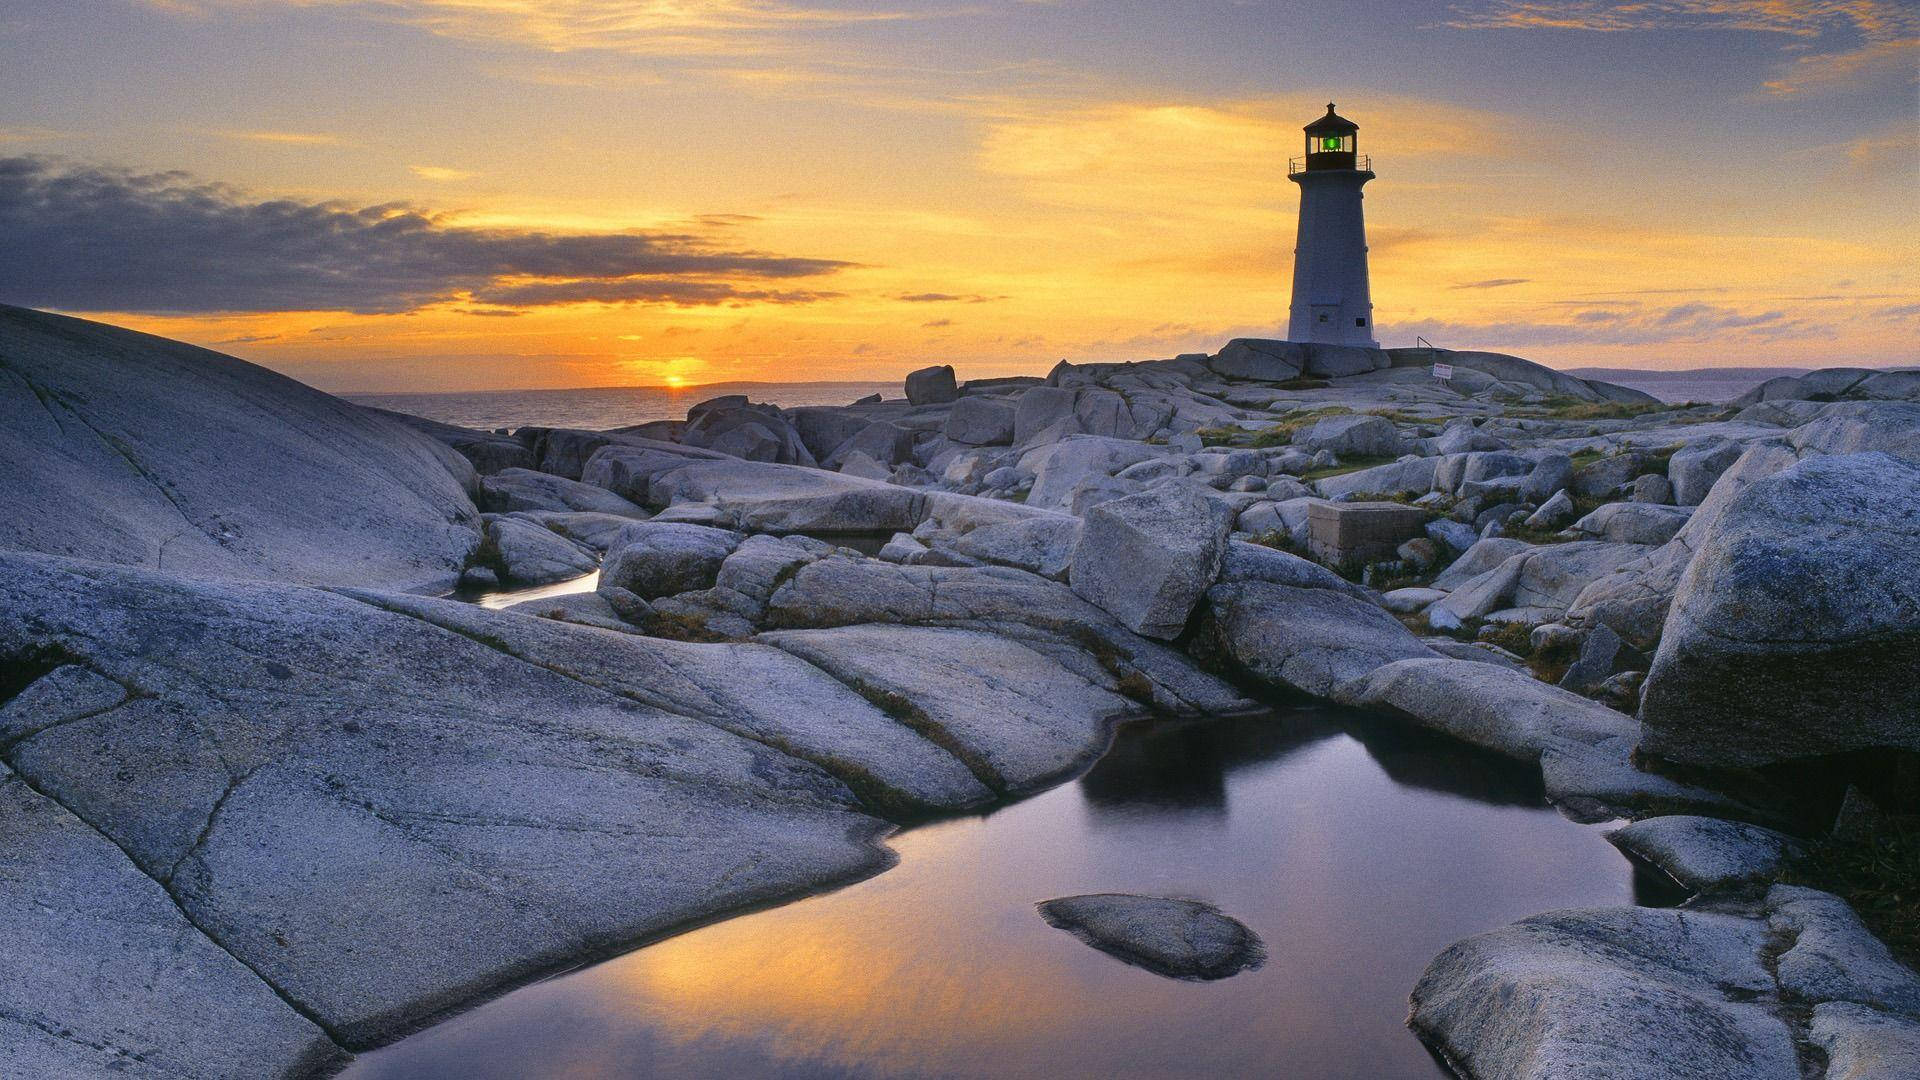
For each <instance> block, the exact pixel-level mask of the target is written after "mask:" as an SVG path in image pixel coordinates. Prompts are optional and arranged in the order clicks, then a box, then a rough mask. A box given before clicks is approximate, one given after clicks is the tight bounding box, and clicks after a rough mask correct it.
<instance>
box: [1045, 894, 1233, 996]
mask: <svg viewBox="0 0 1920 1080" xmlns="http://www.w3.org/2000/svg"><path fill="white" fill-rule="evenodd" d="M1039 908H1040V917H1041V918H1043V919H1045V920H1047V924H1048V925H1050V926H1053V927H1057V928H1058V929H1061V930H1065V931H1067V932H1068V933H1071V934H1072V935H1073V936H1075V937H1077V938H1079V939H1080V940H1082V941H1084V942H1086V943H1087V944H1089V945H1091V946H1093V947H1094V948H1096V949H1099V950H1100V951H1101V952H1103V953H1106V954H1108V955H1109V956H1114V957H1117V958H1119V959H1121V960H1124V961H1126V962H1127V963H1129V964H1133V965H1134V966H1136V967H1143V968H1146V969H1147V970H1148V971H1152V972H1154V973H1156V974H1160V975H1165V976H1167V977H1168V978H1171V979H1197V980H1205V979H1224V978H1226V977H1228V976H1229V975H1237V974H1239V973H1240V972H1242V971H1250V970H1252V969H1254V968H1257V967H1259V966H1260V965H1261V964H1262V963H1263V962H1265V960H1266V958H1267V950H1266V947H1265V946H1264V945H1262V944H1261V942H1260V937H1259V935H1257V934H1255V933H1254V932H1253V931H1252V930H1249V929H1247V927H1246V925H1245V924H1243V923H1241V922H1240V921H1239V920H1238V919H1234V918H1232V917H1230V916H1227V915H1223V914H1221V912H1220V909H1218V908H1216V907H1214V906H1213V905H1212V904H1206V903H1202V902H1200V901H1198V900H1172V899H1167V898H1165V897H1159V896H1131V895H1128V894H1126V893H1096V894H1092V895H1087V896H1064V897H1061V898H1060V899H1058V900H1048V901H1046V902H1044V903H1042V904H1040V905H1039Z"/></svg>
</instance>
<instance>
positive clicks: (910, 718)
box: [756, 625, 1139, 793]
mask: <svg viewBox="0 0 1920 1080" xmlns="http://www.w3.org/2000/svg"><path fill="white" fill-rule="evenodd" d="M756 640H759V641H762V642H765V643H767V644H770V645H773V646H776V647H778V648H780V649H784V650H786V651H787V652H790V653H792V654H793V655H795V656H798V657H800V658H801V659H804V660H806V661H807V662H809V663H811V664H813V665H814V666H816V667H819V668H821V669H822V670H824V671H826V672H828V673H829V674H831V675H833V676H834V677H835V678H837V679H839V680H841V681H842V682H845V683H847V684H849V685H852V686H855V687H856V688H859V689H860V690H861V691H862V692H863V693H864V694H865V695H866V696H867V697H868V698H869V700H874V701H876V702H880V703H883V704H884V705H885V707H887V708H889V709H891V710H893V712H894V714H895V716H896V718H897V719H899V720H901V721H902V722H903V723H906V724H908V725H909V726H911V727H913V728H914V729H915V730H916V731H919V732H920V733H921V734H922V735H924V736H926V737H927V738H929V739H931V740H933V741H934V742H936V743H938V744H939V745H940V746H942V747H944V748H946V749H947V750H949V751H950V752H951V753H953V755H954V756H955V757H957V758H959V759H960V760H961V761H963V762H965V763H966V764H967V765H968V767H970V768H971V769H972V770H973V771H974V774H975V775H976V776H978V777H979V778H980V779H981V780H982V781H983V782H985V783H986V784H988V785H989V786H991V787H993V788H994V789H995V790H997V791H1001V792H1008V793H1016V792H1027V791H1037V790H1039V789H1041V788H1043V787H1046V786H1048V785H1049V784H1051V783H1053V782H1055V781H1057V780H1059V779H1061V778H1062V777H1065V776H1068V775H1071V774H1072V773H1074V772H1077V771H1078V770H1080V769H1081V768H1083V767H1085V766H1086V765H1087V764H1088V763H1089V762H1091V761H1092V760H1093V759H1094V758H1095V757H1097V756H1098V755H1099V754H1100V753H1101V752H1102V751H1103V750H1105V749H1106V748H1107V743H1108V741H1109V740H1110V738H1111V735H1112V727H1113V721H1114V720H1116V719H1117V718H1119V717H1121V716H1124V715H1126V714H1128V713H1131V712H1136V711H1138V708H1139V707H1138V705H1137V704H1136V703H1134V702H1132V701H1130V700H1128V699H1127V698H1124V697H1121V696H1120V695H1119V694H1116V693H1113V692H1112V691H1109V690H1104V689H1102V688H1100V687H1098V686H1095V685H1094V684H1093V683H1090V682H1088V681H1087V680H1086V679H1083V678H1081V677H1080V676H1079V675H1076V674H1074V673H1073V672H1072V671H1069V670H1067V668H1065V667H1063V666H1062V665H1061V664H1060V663H1059V662H1058V661H1056V660H1054V659H1052V658H1051V657H1048V656H1045V655H1043V654H1041V653H1039V652H1036V651H1035V650H1033V649H1030V648H1028V647H1027V646H1025V645H1022V644H1020V643H1019V642H1017V641H1011V640H1009V639H1007V638H1004V637H1000V636H999V635H996V634H987V633H981V632H978V631H973V630H954V629H942V628H935V627H907V626H887V625H867V626H843V627H838V628H835V629H832V630H782V631H778V632H775V633H770V634H762V635H760V637H759V638H758V639H756Z"/></svg>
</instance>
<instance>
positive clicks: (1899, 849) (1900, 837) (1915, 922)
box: [1783, 815, 1920, 966]
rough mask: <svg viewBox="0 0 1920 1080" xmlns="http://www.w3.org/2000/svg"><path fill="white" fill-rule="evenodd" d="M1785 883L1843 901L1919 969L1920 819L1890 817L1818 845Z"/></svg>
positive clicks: (1881, 937) (1908, 963) (1788, 872)
mask: <svg viewBox="0 0 1920 1080" xmlns="http://www.w3.org/2000/svg"><path fill="white" fill-rule="evenodd" d="M1783 880H1784V881H1786V883H1787V884H1789V885H1806V886H1809V887H1811V888H1815V889H1824V890H1825V891H1827V892H1830V893H1833V894H1834V895H1836V896H1839V897H1840V898H1842V899H1844V900H1845V901H1846V902H1847V903H1849V904H1852V905H1853V910H1855V911H1857V912H1859V913H1860V918H1861V921H1863V922H1865V923H1866V924H1867V928H1868V929H1870V930H1872V931H1873V932H1874V933H1875V934H1876V935H1878V936H1879V937H1880V939H1881V940H1882V941H1885V942H1886V943H1887V947H1888V948H1890V949H1892V950H1893V953H1894V955H1895V956H1897V957H1899V958H1900V960H1901V961H1902V962H1903V963H1905V964H1907V965H1909V966H1916V965H1920V817H1915V816H1913V815H1900V816H1895V815H1888V816H1886V817H1882V818H1879V819H1877V820H1876V821H1875V822H1874V823H1873V825H1872V826H1871V827H1870V828H1868V829H1867V830H1866V831H1865V832H1864V833H1863V834H1862V835H1860V836H1857V837H1848V838H1846V839H1840V838H1828V839H1823V840H1819V841H1816V842H1815V843H1814V844H1813V845H1812V847H1811V850H1809V851H1808V852H1807V855H1806V857H1805V858H1803V859H1801V860H1800V861H1798V862H1796V863H1794V864H1793V865H1792V866H1790V867H1788V868H1787V872H1786V875H1785V877H1784V878H1783Z"/></svg>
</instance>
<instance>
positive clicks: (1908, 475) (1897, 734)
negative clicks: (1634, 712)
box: [1640, 454, 1920, 766]
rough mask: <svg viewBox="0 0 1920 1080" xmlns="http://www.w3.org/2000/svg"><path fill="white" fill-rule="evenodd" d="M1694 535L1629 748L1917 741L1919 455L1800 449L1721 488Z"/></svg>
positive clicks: (1721, 759) (1796, 749)
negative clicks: (1714, 513)
mask: <svg viewBox="0 0 1920 1080" xmlns="http://www.w3.org/2000/svg"><path fill="white" fill-rule="evenodd" d="M1696 543H1697V551H1696V553H1695V555H1694V557H1693V561H1692V562H1691V563H1690V564H1689V565H1688V567H1687V570H1686V573H1685V575H1684V576H1683V577H1682V578H1681V580H1680V585H1679V588H1678V590H1677V591H1676V593H1675V595H1674V601H1673V609H1672V612H1671V613H1670V614H1669V616H1668V617H1667V623H1666V629H1665V633H1664V635H1663V637H1662V639H1661V643H1660V650H1659V653H1658V654H1657V655H1656V656H1655V658H1654V662H1653V670H1652V672H1651V673H1650V674H1649V675H1648V677H1647V683H1646V688H1645V692H1644V695H1643V697H1642V705H1641V713H1640V715H1641V720H1642V722H1643V723H1644V724H1645V728H1646V730H1645V738H1644V740H1643V742H1642V743H1641V746H1642V748H1643V749H1645V750H1646V751H1648V752H1650V753H1653V754H1656V755H1659V756H1663V757H1668V758H1672V759H1675V760H1680V761H1686V762H1690V763H1694V764H1701V765H1729V766H1749V765H1761V764H1768V763H1772V762H1781V761H1791V760H1794V759H1798V758H1807V757H1814V756H1818V755H1822V754H1832V753H1841V752H1845V751H1850V750H1861V749H1872V748H1902V749H1907V750H1920V725H1916V724H1915V723H1914V717H1916V716H1920V680H1916V679H1915V678H1914V672H1915V657H1917V656H1920V467H1917V466H1915V465H1914V464H1912V463H1911V462H1907V461H1904V460H1901V459H1899V458H1894V457H1889V456H1887V455H1884V454H1848V455H1840V456H1827V455H1822V456H1816V457H1812V458H1809V459H1807V460H1805V461H1802V462H1800V463H1799V464H1797V465H1794V466H1793V467H1792V468H1789V469H1787V470H1785V471H1783V472H1779V473H1776V474H1774V475H1772V476H1769V477H1766V478H1764V479H1761V480H1758V481H1756V482H1754V483H1753V484H1752V485H1751V486H1750V487H1747V488H1746V489H1745V490H1743V491H1741V492H1740V493H1739V494H1738V495H1736V496H1734V497H1733V499H1732V500H1731V501H1730V502H1729V503H1728V504H1727V505H1726V508H1725V510H1724V511H1723V512H1722V513H1721V514H1720V515H1719V517H1718V518H1717V520H1715V521H1714V522H1712V523H1711V524H1710V525H1709V526H1708V527H1707V528H1706V529H1705V530H1704V531H1703V532H1702V533H1701V534H1700V535H1699V536H1698V537H1696Z"/></svg>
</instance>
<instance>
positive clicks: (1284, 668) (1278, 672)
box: [1207, 581, 1434, 697]
mask: <svg viewBox="0 0 1920 1080" xmlns="http://www.w3.org/2000/svg"><path fill="white" fill-rule="evenodd" d="M1207 607H1208V611H1209V614H1210V616H1211V619H1210V622H1211V628H1212V641H1213V645H1214V647H1215V648H1217V649H1218V650H1219V651H1220V653H1221V654H1223V655H1224V656H1225V657H1226V658H1227V659H1228V660H1229V661H1231V663H1232V664H1233V666H1234V667H1236V668H1238V669H1239V670H1241V671H1244V672H1246V673H1248V674H1249V675H1251V676H1253V677H1254V678H1256V679H1258V680H1260V681H1261V682H1263V683H1265V684H1266V685H1268V686H1271V687H1276V688H1279V689H1283V690H1291V691H1296V692H1299V693H1305V694H1310V695H1312V696H1314V697H1326V696H1327V695H1329V694H1331V693H1332V692H1333V690H1334V688H1335V687H1337V686H1339V685H1341V684H1342V683H1346V682H1349V681H1351V680H1354V679H1358V678H1360V677H1362V676H1364V675H1366V674H1368V673H1369V672H1371V671H1373V670H1374V669H1376V668H1379V667H1380V666H1382V665H1384V664H1390V663H1393V662H1394V661H1396V660H1407V659H1411V658H1414V657H1431V656H1433V655H1434V654H1433V652H1432V651H1431V650H1429V649H1428V648H1427V647H1426V646H1425V645H1423V644H1421V643H1420V639H1419V638H1416V637H1414V636H1413V634H1412V633H1411V632H1409V631H1408V630H1407V628H1406V627H1404V626H1402V625H1400V622H1399V620H1397V619H1395V618H1394V617H1393V616H1392V615H1390V614H1388V613H1387V611H1386V610H1385V609H1384V608H1381V607H1380V606H1378V605H1377V604H1373V603H1370V602H1368V601H1366V600H1360V599H1356V598H1354V597H1352V596H1350V595H1347V594H1345V593H1342V592H1336V591H1333V590H1330V589H1315V588H1301V587H1298V586H1293V585H1276V584H1272V583H1269V582H1263V581H1247V582H1239V583H1235V584H1228V585H1216V586H1214V587H1213V588H1212V589H1210V590H1208V592H1207Z"/></svg>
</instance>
